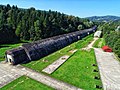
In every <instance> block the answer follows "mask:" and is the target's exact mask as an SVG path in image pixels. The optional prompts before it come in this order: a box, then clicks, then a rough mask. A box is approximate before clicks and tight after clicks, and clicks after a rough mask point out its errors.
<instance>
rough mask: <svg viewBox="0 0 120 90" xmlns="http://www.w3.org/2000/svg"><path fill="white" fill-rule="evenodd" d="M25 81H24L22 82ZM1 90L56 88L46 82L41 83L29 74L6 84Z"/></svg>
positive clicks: (48, 89)
mask: <svg viewBox="0 0 120 90" xmlns="http://www.w3.org/2000/svg"><path fill="white" fill-rule="evenodd" d="M22 81H23V82H22ZM0 90H54V89H52V88H51V87H48V86H46V85H44V84H41V83H39V82H37V81H35V80H33V79H31V78H28V77H27V76H22V77H20V78H18V79H16V80H15V81H13V82H11V83H9V84H8V85H6V86H4V87H3V88H1V89H0Z"/></svg>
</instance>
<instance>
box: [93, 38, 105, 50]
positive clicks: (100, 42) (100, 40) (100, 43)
mask: <svg viewBox="0 0 120 90" xmlns="http://www.w3.org/2000/svg"><path fill="white" fill-rule="evenodd" d="M104 45H105V40H104V38H99V39H98V40H97V41H96V42H95V43H94V45H93V47H96V48H101V47H102V46H104Z"/></svg>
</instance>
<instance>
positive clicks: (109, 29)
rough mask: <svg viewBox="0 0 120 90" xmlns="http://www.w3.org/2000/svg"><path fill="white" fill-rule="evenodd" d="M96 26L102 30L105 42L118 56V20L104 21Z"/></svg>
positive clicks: (119, 42)
mask: <svg viewBox="0 0 120 90" xmlns="http://www.w3.org/2000/svg"><path fill="white" fill-rule="evenodd" d="M98 28H99V30H103V37H104V38H105V42H106V44H107V45H108V46H110V47H111V48H112V49H113V51H114V52H115V53H116V54H117V55H118V57H120V21H115V22H108V23H104V24H102V25H100V26H99V27H98Z"/></svg>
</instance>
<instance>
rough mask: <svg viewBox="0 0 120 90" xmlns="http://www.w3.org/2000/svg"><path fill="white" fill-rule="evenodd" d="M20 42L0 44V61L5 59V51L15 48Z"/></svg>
mask: <svg viewBox="0 0 120 90" xmlns="http://www.w3.org/2000/svg"><path fill="white" fill-rule="evenodd" d="M21 45H22V43H17V44H3V45H0V61H3V60H5V58H4V56H5V51H7V50H10V49H13V48H16V47H18V46H21Z"/></svg>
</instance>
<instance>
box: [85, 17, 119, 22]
mask: <svg viewBox="0 0 120 90" xmlns="http://www.w3.org/2000/svg"><path fill="white" fill-rule="evenodd" d="M86 18H87V19H89V20H91V21H98V22H109V21H116V20H120V16H114V15H106V16H91V17H86Z"/></svg>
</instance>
